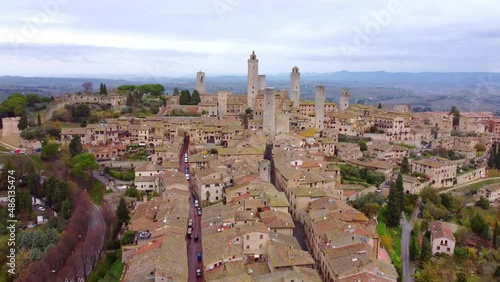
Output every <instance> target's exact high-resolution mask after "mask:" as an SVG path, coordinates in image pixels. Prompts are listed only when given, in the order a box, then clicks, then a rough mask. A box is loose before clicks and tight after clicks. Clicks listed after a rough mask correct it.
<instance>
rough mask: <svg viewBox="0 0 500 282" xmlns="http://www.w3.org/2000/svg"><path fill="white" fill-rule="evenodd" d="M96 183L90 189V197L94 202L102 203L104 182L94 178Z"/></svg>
mask: <svg viewBox="0 0 500 282" xmlns="http://www.w3.org/2000/svg"><path fill="white" fill-rule="evenodd" d="M93 183H94V185H93V186H92V188H91V189H90V190H88V193H89V195H90V199H91V200H92V202H93V203H94V204H96V205H100V204H101V202H102V195H103V194H104V189H105V187H104V184H102V182H100V181H99V180H97V179H94V182H93Z"/></svg>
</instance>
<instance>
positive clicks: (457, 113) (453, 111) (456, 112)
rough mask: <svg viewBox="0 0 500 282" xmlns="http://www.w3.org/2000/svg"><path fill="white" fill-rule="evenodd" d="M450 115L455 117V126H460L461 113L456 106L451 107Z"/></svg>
mask: <svg viewBox="0 0 500 282" xmlns="http://www.w3.org/2000/svg"><path fill="white" fill-rule="evenodd" d="M450 114H452V115H453V126H454V127H455V126H458V125H459V124H460V111H459V110H458V108H457V107H456V106H453V107H451V109H450Z"/></svg>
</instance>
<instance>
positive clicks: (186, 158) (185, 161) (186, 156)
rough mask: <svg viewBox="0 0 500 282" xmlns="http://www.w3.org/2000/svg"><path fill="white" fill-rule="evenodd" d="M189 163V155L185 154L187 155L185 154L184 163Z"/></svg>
mask: <svg viewBox="0 0 500 282" xmlns="http://www.w3.org/2000/svg"><path fill="white" fill-rule="evenodd" d="M187 162H188V154H187V153H185V154H184V163H187Z"/></svg>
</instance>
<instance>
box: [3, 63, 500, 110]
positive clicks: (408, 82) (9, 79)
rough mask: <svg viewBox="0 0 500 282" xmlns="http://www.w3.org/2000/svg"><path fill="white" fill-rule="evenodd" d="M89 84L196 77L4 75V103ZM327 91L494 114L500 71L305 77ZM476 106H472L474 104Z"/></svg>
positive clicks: (241, 83) (242, 81)
mask: <svg viewBox="0 0 500 282" xmlns="http://www.w3.org/2000/svg"><path fill="white" fill-rule="evenodd" d="M289 79H290V74H287V73H282V74H273V75H267V76H266V84H267V86H269V87H275V88H277V89H288V88H289V86H290V81H289ZM86 81H91V82H92V83H93V84H94V88H95V89H97V88H98V87H99V84H100V83H105V84H106V85H107V86H108V88H110V87H111V88H112V87H117V86H120V85H123V84H144V83H161V84H163V85H164V86H165V88H166V90H167V92H169V93H171V92H172V90H173V88H174V87H178V88H180V89H186V88H187V89H194V87H195V75H194V74H193V77H192V78H189V77H177V78H176V77H155V78H153V77H139V76H138V77H127V78H126V79H107V78H85V77H83V78H76V77H75V78H58V77H20V76H0V100H4V99H5V98H6V97H7V96H8V95H10V94H12V93H15V92H22V93H39V94H43V95H59V94H62V93H66V92H75V91H81V90H82V86H81V85H82V84H83V83H84V82H86ZM206 82H207V85H206V89H207V91H208V92H209V93H215V92H216V91H217V90H229V91H232V92H234V93H246V82H247V78H246V76H241V75H240V76H238V75H223V76H211V75H210V73H207V74H206ZM318 84H322V85H324V86H325V87H326V95H327V99H328V100H331V101H337V100H338V98H339V95H340V91H341V89H342V88H349V89H350V93H351V97H352V102H362V103H363V102H364V103H370V104H378V103H379V102H380V103H387V104H388V103H405V104H410V105H414V106H417V105H418V106H425V105H431V104H433V105H434V106H433V109H436V110H442V109H447V108H448V107H451V105H457V106H458V107H459V108H463V109H464V110H492V109H495V108H496V109H498V108H499V107H500V98H496V97H497V96H500V73H430V72H424V73H391V72H384V71H379V72H349V71H339V72H333V73H302V74H301V96H302V97H303V98H306V99H307V98H312V97H314V86H315V85H318ZM471 105H472V106H471Z"/></svg>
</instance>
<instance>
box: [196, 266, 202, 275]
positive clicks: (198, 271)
mask: <svg viewBox="0 0 500 282" xmlns="http://www.w3.org/2000/svg"><path fill="white" fill-rule="evenodd" d="M196 277H201V269H199V268H198V269H196Z"/></svg>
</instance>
